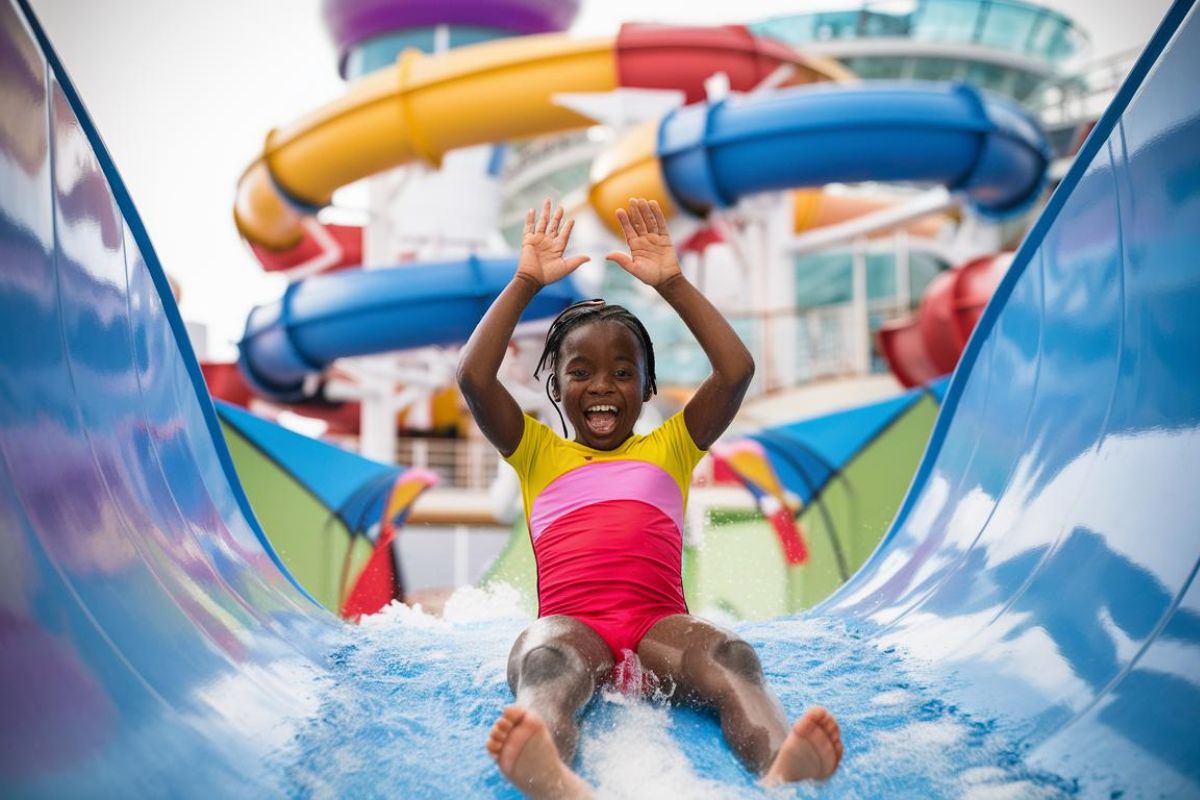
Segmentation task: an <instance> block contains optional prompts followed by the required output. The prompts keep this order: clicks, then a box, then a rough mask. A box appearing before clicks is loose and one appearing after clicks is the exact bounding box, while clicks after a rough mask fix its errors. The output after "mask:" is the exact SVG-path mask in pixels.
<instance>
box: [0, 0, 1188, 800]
mask: <svg viewBox="0 0 1200 800" xmlns="http://www.w3.org/2000/svg"><path fill="white" fill-rule="evenodd" d="M1196 16H1197V15H1196V12H1195V9H1194V8H1193V4H1192V2H1190V1H1187V0H1180V1H1179V2H1177V3H1176V4H1175V6H1174V7H1173V8H1172V10H1171V11H1170V12H1169V13H1168V16H1167V18H1166V20H1165V22H1164V24H1163V27H1162V28H1161V29H1160V31H1159V33H1158V34H1156V36H1155V38H1154V39H1153V40H1152V42H1151V44H1150V46H1149V47H1148V49H1147V52H1146V53H1145V54H1144V56H1143V58H1142V59H1141V60H1140V61H1139V63H1138V65H1137V66H1136V67H1135V70H1134V72H1133V74H1132V75H1131V77H1130V79H1129V81H1128V82H1127V85H1126V86H1125V87H1124V88H1123V89H1122V90H1121V92H1120V93H1119V94H1118V96H1117V98H1116V100H1115V102H1114V104H1113V106H1112V108H1110V110H1109V112H1108V113H1106V115H1105V116H1104V117H1103V118H1102V119H1101V121H1100V123H1099V124H1098V125H1097V127H1096V130H1095V132H1094V133H1093V135H1092V137H1091V139H1090V140H1089V142H1088V143H1087V145H1085V147H1084V148H1083V150H1082V151H1081V153H1080V156H1079V160H1078V162H1077V163H1076V165H1075V166H1074V167H1073V169H1072V170H1071V172H1070V173H1069V174H1068V176H1067V178H1066V179H1065V180H1064V182H1063V184H1062V186H1061V187H1060V189H1059V190H1058V192H1057V193H1056V195H1055V196H1054V198H1053V200H1052V201H1051V203H1050V204H1049V206H1048V207H1047V209H1046V211H1045V213H1044V214H1043V215H1042V217H1041V219H1040V221H1039V222H1038V223H1037V225H1036V226H1035V228H1034V230H1033V231H1032V233H1031V235H1030V237H1029V239H1028V241H1027V242H1026V243H1025V245H1024V246H1023V247H1022V248H1021V250H1020V251H1019V253H1018V255H1017V257H1016V259H1015V261H1014V264H1013V267H1012V268H1011V270H1010V272H1009V274H1008V276H1007V278H1006V280H1005V282H1004V283H1003V284H1002V285H1001V287H1000V289H999V290H998V292H997V294H996V297H995V299H994V300H993V302H992V304H991V306H989V308H988V311H987V312H986V313H985V315H984V317H983V319H982V320H981V322H980V324H979V326H978V329H977V331H976V334H975V336H974V338H973V339H972V342H971V345H970V346H969V347H968V350H967V352H966V354H965V355H964V359H963V362H962V365H961V366H960V368H959V370H958V372H957V374H956V376H955V379H954V381H953V383H952V386H951V388H950V390H949V392H948V394H947V397H946V401H945V405H944V406H943V410H942V414H941V417H940V419H939V422H938V424H937V426H936V428H935V432H934V437H933V440H932V443H931V446H930V449H929V452H928V454H927V456H926V458H925V459H924V461H923V463H922V466H921V467H920V469H919V470H918V474H917V477H916V479H915V483H914V486H913V488H912V490H911V491H910V494H909V497H908V499H907V500H906V501H905V504H904V505H903V506H902V509H901V512H900V514H899V516H898V519H897V521H896V522H895V524H894V525H893V527H892V529H891V530H890V531H889V532H888V534H887V535H886V536H885V538H884V541H883V543H882V545H881V546H880V548H879V550H878V551H876V553H875V554H874V556H873V557H872V558H871V559H869V560H868V562H867V563H866V565H865V566H864V567H863V569H862V570H860V572H859V573H858V574H857V575H856V576H855V577H853V578H852V579H851V580H850V582H849V583H848V584H846V586H845V587H844V588H843V589H842V590H841V591H839V592H838V593H837V594H836V595H835V596H834V597H833V598H831V599H830V600H829V601H828V602H827V603H825V604H824V605H823V606H822V607H820V608H818V609H817V613H816V615H810V616H809V617H808V618H805V619H800V620H778V621H774V622H770V623H764V624H759V625H755V626H743V627H741V628H739V630H741V631H742V632H743V635H745V636H746V637H747V638H748V639H750V640H751V641H753V642H754V643H755V644H756V645H757V646H758V647H759V649H760V651H761V652H762V654H763V661H764V664H765V666H766V669H767V673H768V677H769V678H770V680H771V681H772V683H773V684H774V685H775V686H776V687H777V688H778V690H779V694H780V697H781V699H782V701H783V703H784V705H785V707H787V708H788V709H789V711H795V710H798V707H802V706H803V705H804V704H806V703H808V702H816V701H821V702H825V703H826V704H828V705H830V706H831V707H833V708H835V709H836V710H838V711H839V713H843V721H844V726H845V730H846V734H847V735H846V741H847V748H848V754H849V755H848V761H847V763H846V766H845V768H844V769H843V770H842V771H841V772H840V773H839V774H838V776H836V777H835V778H834V781H833V782H831V783H830V784H829V786H828V787H827V791H828V792H830V796H850V795H857V796H940V795H945V794H949V793H951V792H956V793H958V794H961V793H962V790H963V785H962V781H967V782H970V781H975V782H976V783H980V782H984V783H986V782H987V781H990V780H994V779H995V776H996V775H997V774H1001V775H1004V776H1009V777H1010V778H1011V781H1015V782H1020V781H1025V782H1030V781H1032V782H1034V783H1038V784H1040V785H1042V786H1044V787H1051V788H1057V789H1058V790H1059V791H1060V792H1066V793H1070V792H1078V793H1080V794H1082V795H1084V796H1089V797H1090V796H1098V797H1110V796H1122V797H1126V798H1128V797H1138V796H1156V797H1157V796H1163V795H1165V796H1194V795H1196V794H1197V793H1198V792H1200V740H1198V739H1197V738H1196V736H1195V735H1194V730H1193V728H1194V721H1195V720H1196V719H1197V718H1200V588H1198V587H1197V586H1196V584H1195V574H1196V569H1197V563H1198V562H1197V553H1198V550H1200V547H1198V544H1197V536H1196V531H1197V529H1198V528H1197V525H1198V523H1197V520H1198V519H1200V492H1197V491H1196V482H1195V481H1196V477H1195V476H1196V475H1197V474H1200V385H1198V383H1200V378H1198V377H1197V371H1196V365H1197V364H1198V363H1200V315H1197V314H1196V308H1197V307H1198V306H1200V272H1198V271H1197V270H1196V269H1195V254H1196V253H1197V252H1200V166H1198V165H1200V98H1198V97H1197V89H1196V83H1195V75H1197V74H1200V20H1197V19H1196ZM0 31H2V37H0V86H2V87H3V90H2V94H0V97H2V99H3V103H4V114H3V115H2V119H3V123H2V124H0V171H2V173H3V174H2V176H0V177H2V179H3V185H4V186H5V191H4V193H3V195H2V196H0V202H2V206H0V250H2V252H3V258H2V263H3V264H4V269H3V271H0V473H2V474H0V544H2V545H3V550H4V557H3V559H0V565H2V566H0V570H2V573H0V636H2V641H3V646H2V647H0V704H2V706H3V708H4V709H5V714H4V722H3V729H2V732H0V787H3V790H2V793H3V794H4V795H5V796H14V795H19V796H26V795H35V796H62V795H65V794H69V795H80V794H90V795H114V796H115V795H120V796H130V795H136V796H142V795H154V796H162V795H164V794H167V793H169V794H171V795H172V796H189V795H196V796H264V795H265V794H291V795H306V796H307V795H312V794H319V793H332V794H336V795H342V796H351V795H356V796H362V795H365V794H369V793H371V792H372V791H374V792H377V791H378V789H379V786H380V785H386V786H388V787H389V788H392V789H395V791H396V792H397V793H399V794H403V795H405V796H410V797H443V796H468V795H469V796H480V795H490V796H512V795H511V792H510V790H508V789H507V788H506V787H505V786H504V784H503V782H502V780H501V779H500V778H499V776H498V775H497V774H496V772H495V768H494V766H492V765H491V763H490V762H489V761H488V759H487V757H486V755H485V754H484V753H483V752H482V749H481V747H480V743H481V742H482V741H483V735H484V733H485V732H486V729H487V726H488V725H490V722H491V720H492V719H493V718H494V716H495V713H496V710H497V709H498V708H499V707H500V706H501V705H502V704H503V703H504V702H506V701H507V689H506V688H505V686H504V680H503V661H504V656H505V655H506V653H507V646H508V644H509V643H510V642H511V634H512V631H513V630H514V629H515V628H519V625H520V623H519V622H504V623H503V624H501V623H489V624H487V625H482V626H481V625H476V626H474V627H470V626H467V627H455V626H454V625H453V624H452V620H451V621H447V622H443V621H428V622H426V623H423V624H422V625H421V626H415V627H414V626H410V627H407V628H403V627H397V628H395V629H389V630H387V631H385V632H383V633H386V635H383V634H381V629H380V628H379V627H378V626H366V627H363V628H360V629H350V628H346V627H343V626H340V625H339V624H338V623H337V622H336V621H335V620H334V618H333V617H332V615H329V614H328V613H326V612H324V611H322V610H321V609H320V608H319V607H318V606H317V605H316V604H315V603H313V602H312V601H311V600H310V599H309V598H308V597H306V596H305V595H304V593H303V592H302V591H301V590H300V589H299V588H298V587H297V586H296V585H295V583H294V581H292V580H291V579H290V577H289V576H288V575H287V574H286V573H285V572H284V570H283V569H282V565H281V563H280V561H279V559H278V557H277V556H276V555H275V554H274V553H273V552H272V550H271V548H270V545H269V544H268V543H267V541H266V540H265V537H264V536H263V535H262V532H261V530H260V529H259V527H258V524H257V523H256V522H255V520H254V518H253V516H252V515H251V513H250V510H249V506H248V504H247V502H246V499H245V496H244V494H243V493H242V490H241V488H240V485H239V483H238V480H237V478H236V476H235V475H234V473H233V471H232V466H231V461H230V458H229V454H228V452H227V450H226V448H225V445H224V443H223V442H222V439H221V436H220V432H219V428H218V422H217V418H216V416H215V414H214V411H213V408H212V404H211V401H210V400H209V399H208V397H207V394H206V393H205V390H204V388H203V383H202V381H201V377H200V371H199V367H198V365H197V364H196V361H195V358H194V356H193V353H192V352H191V348H190V345H189V344H188V342H187V339H186V336H185V335H184V332H183V327H182V322H181V320H180V317H179V314H178V310H177V309H176V308H175V306H174V304H173V303H172V301H171V299H170V292H169V289H168V286H167V284H166V280H165V278H164V275H163V272H162V268H161V265H160V264H159V263H158V261H157V258H156V256H155V255H154V253H153V250H152V248H151V245H150V241H149V239H148V237H147V234H146V231H145V229H144V227H143V226H142V224H141V222H140V219H139V218H138V216H137V213H136V211H135V209H134V207H133V204H132V202H131V199H130V198H129V196H128V193H127V192H126V190H125V188H124V186H123V184H122V183H121V182H120V178H119V176H118V174H117V172H116V170H115V167H114V165H113V164H112V162H111V159H110V158H109V157H108V156H107V154H106V152H105V151H104V148H103V145H102V143H101V142H100V139H99V136H98V135H97V133H96V131H95V130H94V128H93V127H92V125H91V123H90V122H89V121H88V119H87V117H86V114H85V113H84V112H83V107H82V105H81V103H80V101H79V98H78V97H77V96H76V95H75V93H74V91H73V89H71V87H70V84H69V82H68V81H67V80H66V77H65V74H64V73H63V71H62V68H61V65H59V64H58V63H57V60H56V59H55V57H54V56H53V54H52V52H51V50H50V49H49V43H48V42H46V41H45V40H44V37H42V35H41V34H40V33H39V32H37V31H36V25H35V23H33V22H32V20H31V17H30V16H29V14H28V10H27V8H26V7H25V6H24V4H23V3H14V2H13V1H12V0H9V2H5V3H3V4H0ZM401 616H402V615H401ZM822 620H824V621H822ZM834 638H837V639H838V641H839V642H841V644H831V641H832V640H833V639H834ZM468 643H470V644H471V645H472V646H471V647H468V646H466V645H467V644H468ZM364 655H365V656H368V657H364ZM918 663H920V664H925V665H927V666H925V667H922V671H921V672H920V674H921V675H922V676H924V677H923V678H922V679H921V680H916V681H913V682H909V681H907V680H903V681H902V680H901V677H900V676H901V674H902V673H909V672H912V671H914V670H916V669H917V667H916V665H917V664H918ZM930 694H932V695H934V696H933V697H929V695H930ZM913 696H917V697H918V698H919V699H920V702H915V701H914V702H912V703H910V701H909V700H907V699H906V698H911V697H913ZM925 698H928V699H925ZM906 703H908V704H909V705H905V704H906ZM897 708H900V709H902V710H903V711H904V714H903V715H901V716H891V717H889V716H887V714H885V713H884V710H886V709H897ZM638 715H642V716H641V717H638ZM646 715H649V717H648V718H649V719H650V720H651V724H649V725H648V726H646V727H644V728H642V729H641V730H642V731H643V732H644V733H645V735H644V736H641V737H640V738H638V740H637V742H636V747H634V748H633V749H631V750H630V751H628V752H629V753H631V754H634V755H636V754H640V753H642V752H659V751H655V750H654V748H656V747H659V743H660V740H661V739H664V738H665V739H668V740H672V741H675V740H677V741H680V742H682V744H681V746H680V747H678V748H677V749H676V750H675V751H671V752H676V753H677V754H678V759H679V760H682V762H684V763H685V764H690V765H691V766H687V767H684V766H680V765H679V763H677V762H676V761H675V760H671V759H668V760H662V761H660V760H657V759H656V761H655V764H656V770H655V772H656V773H660V774H658V775H657V776H651V777H654V779H655V780H658V779H670V780H678V781H685V778H684V777H678V773H679V771H680V770H681V769H682V770H687V769H691V770H693V771H695V772H696V773H699V777H696V778H695V779H694V781H699V783H693V784H689V785H688V786H687V787H684V788H682V789H681V788H680V786H681V785H682V784H679V783H677V784H676V785H675V788H676V789H677V790H678V791H677V796H684V795H686V796H701V795H704V794H705V792H707V796H724V797H728V796H730V795H731V794H734V795H745V794H752V793H753V792H754V791H755V790H754V789H753V782H752V780H751V779H749V778H748V777H747V776H745V775H744V773H741V772H740V771H738V770H737V768H736V767H734V766H732V764H733V762H732V757H731V756H730V755H729V753H728V752H727V751H726V750H724V749H723V747H722V746H721V745H719V744H716V742H717V741H718V739H719V737H718V736H717V734H716V728H715V726H714V725H713V724H712V723H711V721H707V720H704V719H702V718H700V717H698V716H695V715H689V714H686V713H683V712H672V713H671V714H669V715H668V714H667V713H666V712H665V711H660V710H659V709H658V708H656V707H653V706H647V705H643V704H635V705H633V706H629V705H621V704H615V703H605V704H601V705H600V706H599V707H598V708H597V710H596V712H594V714H593V715H592V719H595V718H597V717H598V718H600V719H601V721H604V720H612V719H614V718H615V719H617V721H618V722H621V720H625V719H627V718H646ZM654 715H659V716H654ZM864 719H871V720H875V722H873V723H871V724H872V725H873V726H874V727H869V726H867V725H866V723H864V722H863V720H864ZM621 725H624V722H621ZM889 726H890V727H889ZM623 730H627V728H622V727H621V726H620V725H618V726H617V727H615V728H609V729H602V726H601V725H600V723H597V722H587V723H585V729H584V739H583V742H584V745H583V751H582V755H581V757H582V759H583V760H582V770H583V771H584V773H585V775H588V776H589V777H592V778H595V777H596V776H602V775H608V776H615V777H613V779H614V780H616V779H619V778H620V777H621V774H622V773H624V774H626V775H631V774H632V775H638V769H637V764H638V760H637V759H636V758H627V759H623V760H622V759H617V760H615V761H613V760H612V759H611V758H610V757H612V756H613V755H614V753H617V754H618V755H619V752H620V751H619V748H620V747H621V746H622V744H621V741H620V735H619V734H620V733H621V731H623ZM1001 736H1003V737H1006V739H1005V740H1006V741H1008V742H1010V744H1009V745H1005V746H1000V745H999V743H998V742H997V738H998V737H1001ZM918 740H919V741H923V742H925V743H927V744H928V745H929V747H928V749H927V750H926V751H921V752H915V751H912V750H905V749H904V748H906V747H909V746H910V745H911V743H912V742H914V741H918ZM977 745H982V747H980V746H977ZM664 746H665V745H664ZM668 749H669V748H668ZM985 751H986V752H989V753H992V754H993V756H994V757H992V756H989V758H991V760H990V761H988V762H986V763H981V762H979V761H978V760H976V761H972V759H978V758H979V755H978V754H979V753H981V752H985ZM664 752H665V751H664ZM606 759H609V761H606ZM939 759H941V760H940V761H939ZM609 763H612V764H613V765H614V766H624V767H625V769H624V770H621V769H615V768H614V769H608V768H607V767H606V764H609ZM1013 764H1018V765H1021V766H1020V767H1019V769H1018V768H1017V767H1013ZM198 765H202V766H203V769H197V766H198ZM664 765H665V766H664ZM997 765H999V766H997ZM942 773H945V775H946V777H945V778H944V780H943V779H942V778H941V777H939V776H940V775H942ZM1047 773H1049V774H1047ZM672 776H675V777H672ZM641 779H642V778H639V780H641ZM645 780H650V777H646V778H645ZM686 780H693V779H692V778H686ZM718 781H719V782H720V783H719V784H717V783H715V782H718ZM939 781H941V782H939ZM956 781H958V782H956ZM695 786H702V787H707V788H705V789H704V790H703V791H701V790H700V789H696V788H695ZM1018 788H1020V787H1018ZM679 792H683V795H680V794H679ZM1010 794H1011V792H1010ZM661 796H667V795H666V794H662V795H661Z"/></svg>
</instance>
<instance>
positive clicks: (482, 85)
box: [234, 4, 849, 401]
mask: <svg viewBox="0 0 1200 800" xmlns="http://www.w3.org/2000/svg"><path fill="white" fill-rule="evenodd" d="M460 11H461V9H460ZM526 12H527V13H532V7H529V8H527V9H526ZM560 12H561V9H559V8H556V7H555V6H554V5H552V4H547V5H546V6H545V7H544V8H543V9H541V11H540V12H539V13H543V14H544V15H546V16H545V18H542V19H539V20H538V23H539V25H542V26H546V25H551V24H553V21H554V20H553V19H551V17H554V16H555V15H557V14H560ZM389 13H393V14H394V13H398V12H396V11H395V10H394V9H393V10H391V11H390V12H389ZM406 13H407V12H406ZM471 13H479V14H483V15H485V16H491V17H494V16H495V15H496V13H497V12H496V10H495V9H494V8H489V7H487V6H483V5H480V6H478V7H477V8H475V7H473V8H472V9H471ZM391 23H392V24H397V23H396V21H395V20H391ZM346 24H349V23H348V22H347V23H346ZM781 66H787V67H789V69H790V74H789V75H788V77H787V80H786V81H785V83H786V84H797V83H809V82H814V81H828V80H835V79H838V80H841V79H846V78H848V77H849V73H847V72H846V71H845V69H844V68H842V67H841V66H840V65H838V64H836V63H835V62H831V61H828V60H825V59H813V58H805V57H803V56H800V55H798V54H796V53H795V52H793V51H792V50H791V49H790V48H787V47H785V46H783V45H781V44H779V43H778V42H774V41H772V40H767V39H760V38H756V37H754V36H752V35H751V34H750V33H749V31H748V30H747V29H746V28H744V27H741V26H726V27H717V28H703V27H666V26H658V25H625V26H623V27H622V29H621V32H620V33H619V35H618V36H616V37H615V38H613V39H595V40H585V41H581V40H575V39H570V38H567V37H565V36H562V35H558V34H543V35H537V36H524V37H519V38H515V39H504V40H499V41H492V42H487V43H484V44H476V45H470V46H466V47H461V48H457V49H454V50H451V51H450V52H448V53H445V54H441V55H437V56H424V55H421V54H419V53H418V52H417V51H415V50H409V51H406V52H405V53H404V54H403V56H402V57H401V58H400V60H399V61H398V62H397V63H396V64H395V65H393V66H392V67H390V68H386V69H382V70H379V71H378V72H376V73H372V74H370V75H367V76H365V77H363V78H360V79H358V80H356V81H354V82H353V83H352V84H351V85H350V88H349V90H348V91H347V93H346V95H345V97H343V98H341V99H340V100H338V101H336V102H334V103H332V104H330V105H328V106H326V107H324V108H321V109H318V110H316V111H314V112H313V113H311V114H309V115H308V116H307V117H305V118H304V119H302V120H299V121H297V122H296V123H295V124H293V125H291V126H289V127H288V128H286V129H284V130H280V131H272V132H271V134H270V135H269V136H268V137H267V142H266V146H265V149H264V152H263V154H262V156H261V157H260V158H259V159H258V160H256V161H255V163H254V164H252V165H251V166H250V167H249V168H248V169H247V170H246V172H245V173H244V175H243V177H242V179H241V181H240V184H239V187H238V196H237V201H236V205H235V209H234V217H235V219H236V221H237V224H238V229H239V230H240V231H241V232H242V234H243V235H244V236H245V237H246V239H247V241H248V242H249V243H250V245H251V246H252V247H253V248H254V250H255V252H256V253H258V254H259V255H260V259H261V260H263V261H264V263H267V264H288V263H292V262H294V261H295V260H296V259H295V258H294V257H293V255H292V254H294V253H300V252H312V251H313V250H314V245H313V242H312V237H311V234H310V233H309V232H308V231H307V230H306V229H305V228H304V226H303V225H302V224H301V222H302V219H303V217H304V216H305V215H306V214H312V213H315V211H316V210H317V209H318V208H320V207H321V206H323V205H326V204H327V203H328V202H329V198H330V197H331V196H332V194H333V191H334V190H335V189H337V188H338V187H340V186H343V185H345V184H347V183H350V182H352V181H355V180H359V179H361V178H365V177H367V176H369V175H372V174H375V173H376V172H379V171H381V170H384V169H389V168H392V167H397V166H401V165H404V164H409V163H413V162H423V163H429V164H437V163H438V162H439V161H440V159H441V157H442V156H443V155H444V154H445V153H446V152H447V151H449V150H452V149H454V148H457V147H464V146H468V145H475V144H487V143H491V142H497V141H505V140H508V139H514V138H521V137H527V136H533V135H537V134H543V133H549V132H555V131H563V130H570V129H572V128H580V127H584V126H586V125H589V124H591V123H592V120H590V119H588V118H587V117H584V116H582V115H581V114H579V113H577V112H575V111H572V110H570V109H569V108H567V107H565V106H563V105H561V104H559V103H557V102H556V101H555V98H556V96H557V95H558V94H560V93H564V92H607V91H611V90H613V89H616V88H619V87H626V88H643V89H662V88H669V89H673V90H676V91H680V92H682V93H683V95H684V98H685V100H687V101H689V102H694V101H696V100H699V99H700V98H701V97H703V94H704V79H705V78H706V77H708V75H710V74H711V73H712V72H713V71H723V72H725V73H726V74H727V75H729V77H730V82H731V85H732V86H733V88H735V89H738V90H749V89H752V88H753V87H754V86H756V85H758V84H759V83H760V82H761V81H763V80H764V79H766V78H767V77H768V76H769V75H771V73H772V72H773V71H774V70H776V69H778V68H779V67H781ZM514 269H515V261H514V260H512V259H489V260H480V259H476V258H469V259H465V260H461V261H456V262H452V263H422V264H409V265H405V267H404V268H403V269H402V270H383V271H378V272H361V271H355V270H349V271H345V272H338V273H333V274H328V275H323V276H320V277H317V278H312V279H308V280H306V281H300V282H297V283H295V284H293V285H291V286H290V287H289V288H288V290H287V293H286V294H285V295H284V297H282V298H281V299H280V300H279V301H277V302H275V303H271V304H267V305H265V306H261V307H259V308H257V309H255V310H254V312H253V313H252V314H251V317H250V319H249V320H248V321H247V325H246V331H245V335H244V336H243V339H242V342H241V344H240V358H239V364H240V367H241V370H242V374H243V375H244V376H245V377H246V378H247V380H248V381H249V382H250V384H251V385H252V386H254V388H255V389H256V390H257V391H258V392H259V393H261V394H263V395H265V396H267V397H270V398H272V399H275V400H280V401H296V400H301V399H303V398H304V397H305V391H304V387H305V377H306V376H307V375H310V374H314V373H318V372H320V371H322V370H323V369H325V368H326V367H327V366H328V365H329V364H330V363H331V362H332V361H333V360H335V359H337V358H341V357H347V356H360V355H370V354H374V353H381V352H388V351H391V350H397V349H402V348H407V347H420V346H426V345H438V344H452V343H459V342H462V341H465V340H466V338H467V337H468V336H469V335H470V332H471V330H472V329H473V328H474V325H475V323H476V322H477V321H478V320H479V318H480V316H481V315H482V312H483V311H484V310H485V309H486V308H487V306H488V304H489V303H490V302H491V300H492V299H494V298H495V296H496V295H497V294H498V293H499V292H500V290H501V289H502V288H503V287H504V285H505V283H506V282H507V280H508V279H509V278H510V277H511V276H512V273H513V270H514ZM543 294H544V295H545V297H542V296H541V295H539V298H538V299H537V301H536V303H535V305H534V306H532V307H530V308H529V309H528V310H527V311H526V314H525V318H526V319H539V318H544V317H547V316H554V314H556V313H557V312H558V311H561V310H562V308H563V307H565V306H566V305H567V304H569V303H570V302H573V301H574V300H576V299H578V297H577V296H576V294H575V290H574V289H573V287H572V285H571V283H570V282H569V281H564V282H562V284H561V285H558V286H555V287H551V288H550V290H549V291H548V292H544V293H543Z"/></svg>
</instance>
